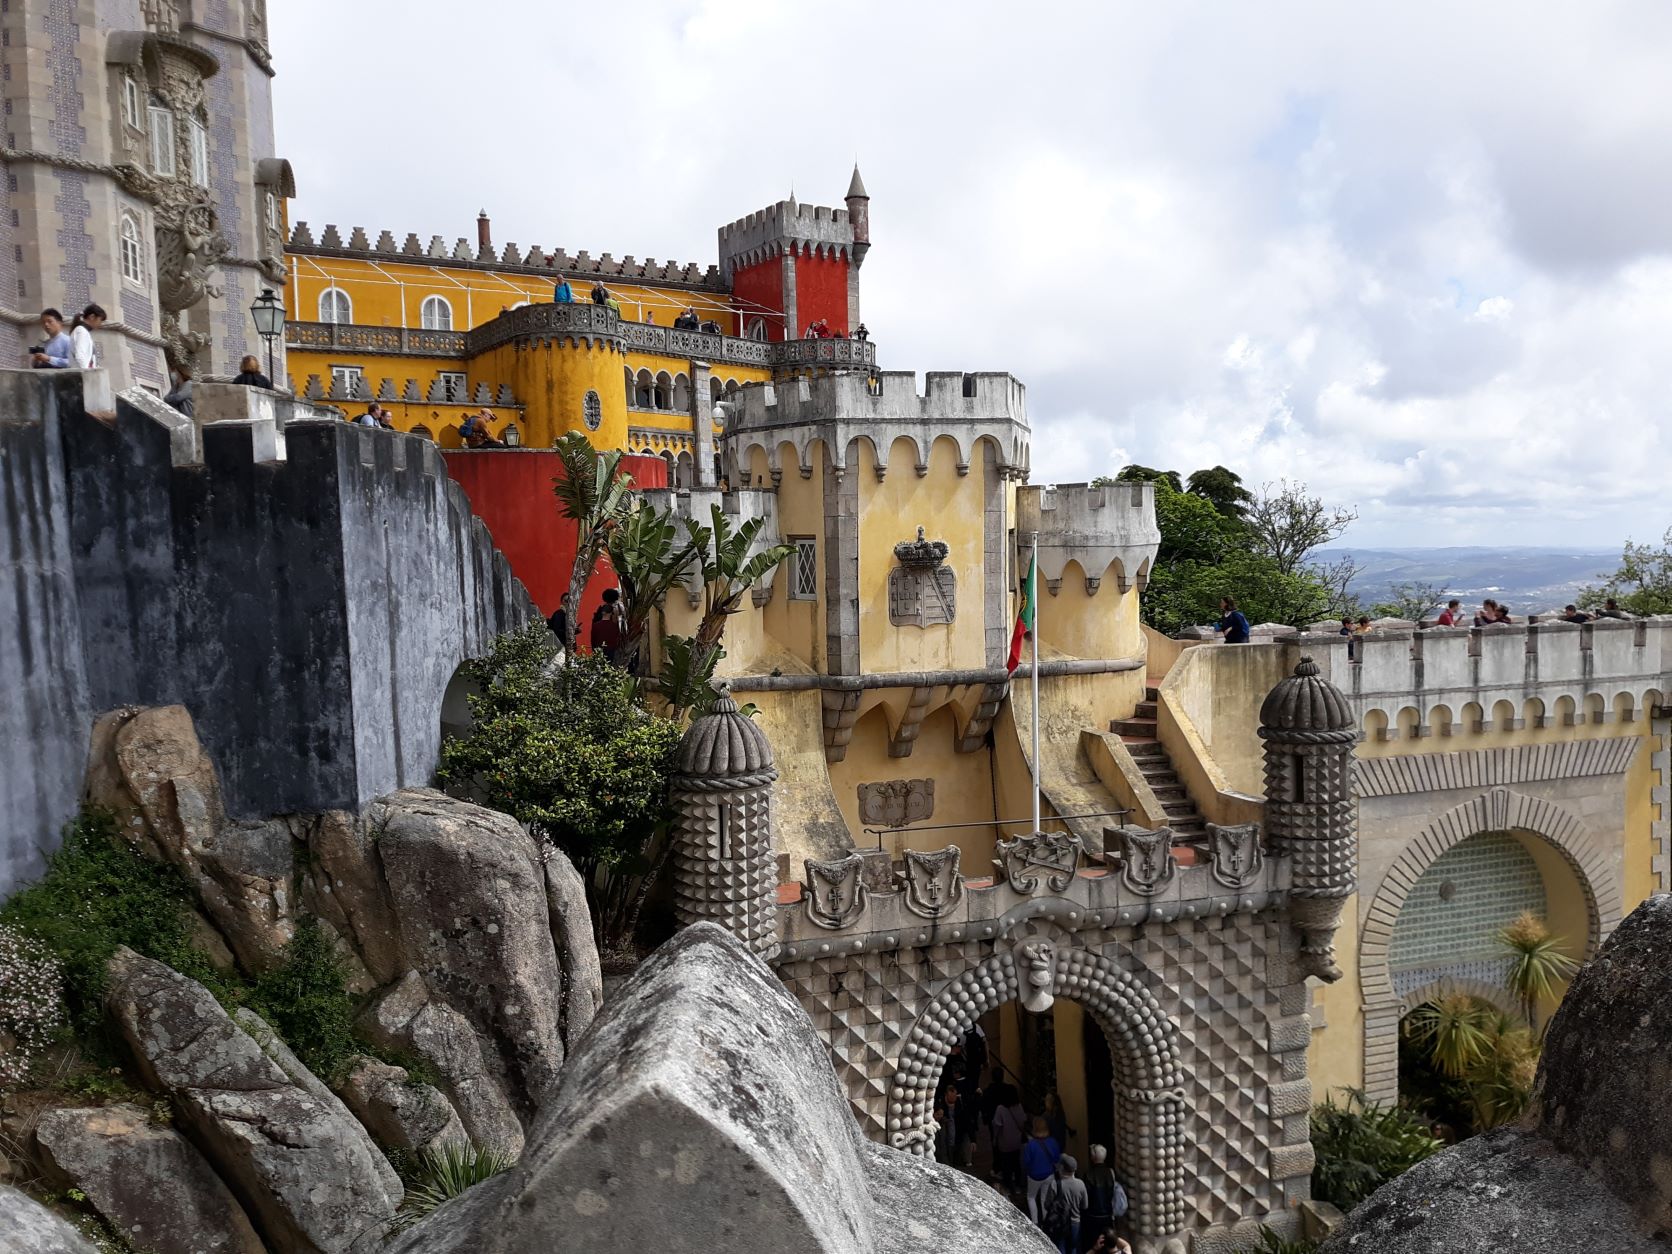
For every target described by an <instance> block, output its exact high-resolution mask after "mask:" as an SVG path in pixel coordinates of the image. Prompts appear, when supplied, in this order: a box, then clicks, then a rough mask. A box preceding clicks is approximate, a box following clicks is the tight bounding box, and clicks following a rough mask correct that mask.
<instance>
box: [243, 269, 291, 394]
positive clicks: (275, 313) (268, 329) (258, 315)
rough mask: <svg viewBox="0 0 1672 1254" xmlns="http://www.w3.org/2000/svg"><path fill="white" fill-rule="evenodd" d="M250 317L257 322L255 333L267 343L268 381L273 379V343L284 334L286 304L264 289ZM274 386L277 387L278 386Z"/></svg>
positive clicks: (266, 288) (269, 289) (269, 290)
mask: <svg viewBox="0 0 1672 1254" xmlns="http://www.w3.org/2000/svg"><path fill="white" fill-rule="evenodd" d="M250 317H251V319H252V320H254V322H255V333H256V334H257V335H259V336H260V337H261V338H262V339H264V340H266V341H267V379H268V382H270V383H271V382H272V379H273V341H274V340H276V339H278V338H279V336H281V335H283V334H284V304H283V303H282V302H281V301H280V300H279V298H278V297H277V296H275V295H273V289H272V288H270V287H264V288H262V289H261V295H260V296H259V297H257V298H256V302H255V304H253V305H251V306H250ZM273 386H275V387H277V386H278V385H277V384H274V385H273Z"/></svg>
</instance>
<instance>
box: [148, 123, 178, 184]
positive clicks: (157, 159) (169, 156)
mask: <svg viewBox="0 0 1672 1254" xmlns="http://www.w3.org/2000/svg"><path fill="white" fill-rule="evenodd" d="M151 173H153V174H155V175H156V176H157V177H158V178H165V179H171V178H173V177H174V113H173V112H172V111H171V110H169V109H167V108H165V107H164V106H162V105H152V106H151Z"/></svg>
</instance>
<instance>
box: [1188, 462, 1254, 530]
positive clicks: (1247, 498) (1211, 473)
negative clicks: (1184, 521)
mask: <svg viewBox="0 0 1672 1254" xmlns="http://www.w3.org/2000/svg"><path fill="white" fill-rule="evenodd" d="M1185 491H1187V492H1189V493H1190V494H1191V495H1192V496H1199V497H1202V498H1204V499H1205V500H1207V501H1208V502H1209V503H1210V504H1212V506H1213V507H1214V509H1216V510H1218V511H1219V512H1220V513H1221V514H1223V515H1224V516H1225V517H1226V518H1236V519H1241V518H1243V517H1244V516H1245V515H1246V514H1247V513H1248V507H1249V506H1250V505H1252V504H1253V503H1254V494H1253V493H1252V492H1250V491H1249V490H1248V489H1247V488H1245V487H1243V486H1242V476H1241V475H1239V474H1237V473H1236V471H1234V470H1226V469H1225V467H1223V466H1212V467H1209V468H1208V469H1207V470H1197V471H1193V472H1191V475H1190V479H1189V480H1188V482H1187V485H1186V488H1185Z"/></svg>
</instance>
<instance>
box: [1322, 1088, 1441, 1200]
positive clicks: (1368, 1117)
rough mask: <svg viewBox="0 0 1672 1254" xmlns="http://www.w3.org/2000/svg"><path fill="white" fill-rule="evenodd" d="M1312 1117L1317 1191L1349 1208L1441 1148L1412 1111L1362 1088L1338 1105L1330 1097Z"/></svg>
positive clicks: (1355, 1090) (1351, 1092)
mask: <svg viewBox="0 0 1672 1254" xmlns="http://www.w3.org/2000/svg"><path fill="white" fill-rule="evenodd" d="M1311 1122H1312V1149H1313V1152H1314V1153H1315V1154H1316V1155H1317V1164H1316V1166H1314V1167H1313V1168H1312V1196H1314V1197H1316V1198H1319V1199H1321V1200H1322V1201H1326V1202H1331V1203H1333V1204H1334V1205H1336V1206H1339V1207H1340V1208H1341V1209H1342V1210H1344V1211H1348V1210H1352V1209H1353V1207H1355V1206H1357V1205H1358V1204H1359V1203H1360V1202H1362V1201H1363V1200H1364V1199H1365V1198H1367V1197H1369V1196H1370V1195H1371V1194H1372V1193H1374V1192H1375V1191H1376V1190H1377V1189H1379V1188H1381V1187H1382V1186H1383V1185H1384V1184H1386V1183H1387V1182H1388V1181H1389V1180H1392V1179H1393V1178H1394V1177H1395V1176H1398V1175H1400V1174H1401V1173H1403V1172H1405V1171H1408V1170H1410V1169H1411V1168H1412V1167H1414V1166H1416V1165H1417V1164H1418V1163H1420V1162H1421V1161H1422V1160H1423V1159H1425V1158H1427V1157H1429V1156H1430V1155H1433V1154H1436V1153H1438V1152H1439V1151H1440V1149H1441V1148H1442V1147H1441V1145H1440V1142H1439V1141H1438V1140H1436V1139H1435V1138H1434V1137H1432V1136H1430V1135H1429V1133H1428V1129H1427V1128H1426V1127H1424V1126H1423V1123H1422V1121H1421V1120H1420V1119H1418V1118H1417V1117H1416V1116H1415V1115H1413V1114H1412V1113H1411V1112H1410V1111H1408V1110H1402V1109H1400V1108H1398V1107H1387V1106H1379V1105H1377V1104H1376V1103H1374V1102H1370V1101H1367V1100H1366V1099H1365V1096H1364V1094H1363V1093H1362V1092H1360V1091H1359V1090H1357V1089H1347V1090H1346V1100H1345V1101H1344V1102H1342V1103H1341V1104H1340V1105H1339V1106H1338V1105H1336V1104H1335V1099H1334V1098H1332V1097H1326V1098H1325V1099H1324V1101H1323V1103H1322V1104H1320V1105H1318V1106H1314V1107H1313V1108H1312V1121H1311Z"/></svg>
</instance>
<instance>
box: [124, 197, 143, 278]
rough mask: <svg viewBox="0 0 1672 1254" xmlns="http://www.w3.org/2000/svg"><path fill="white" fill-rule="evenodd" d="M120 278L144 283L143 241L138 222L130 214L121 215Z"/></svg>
mask: <svg viewBox="0 0 1672 1254" xmlns="http://www.w3.org/2000/svg"><path fill="white" fill-rule="evenodd" d="M121 248H122V277H123V278H124V279H127V280H129V281H130V282H133V283H140V284H143V283H144V282H145V240H144V237H143V236H141V235H140V232H139V220H138V219H137V218H135V217H134V215H133V214H131V213H124V214H123V215H122V239H121Z"/></svg>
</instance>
